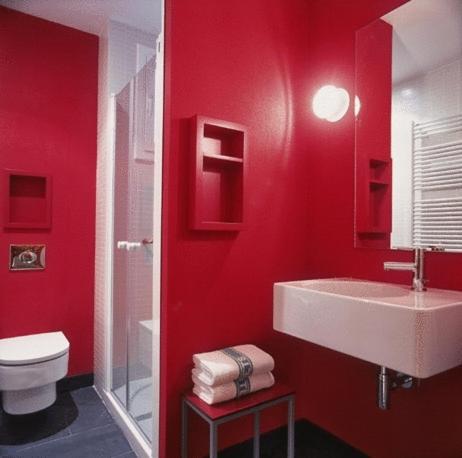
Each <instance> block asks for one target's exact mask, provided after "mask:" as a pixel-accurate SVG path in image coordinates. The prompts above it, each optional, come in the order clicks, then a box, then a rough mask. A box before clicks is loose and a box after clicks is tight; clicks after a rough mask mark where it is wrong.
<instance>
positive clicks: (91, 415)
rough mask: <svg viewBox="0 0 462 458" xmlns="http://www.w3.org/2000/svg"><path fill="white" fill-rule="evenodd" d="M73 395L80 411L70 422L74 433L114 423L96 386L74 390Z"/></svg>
mask: <svg viewBox="0 0 462 458" xmlns="http://www.w3.org/2000/svg"><path fill="white" fill-rule="evenodd" d="M71 396H72V399H73V401H74V402H75V405H76V406H77V411H78V412H77V417H75V418H74V421H73V422H72V423H70V431H71V433H72V434H77V433H80V432H83V431H87V430H89V429H93V428H97V427H100V426H104V425H109V424H112V423H114V420H113V418H112V417H111V415H110V414H109V412H108V411H107V409H106V407H105V406H104V404H103V402H102V401H101V399H100V398H99V396H98V395H97V394H96V391H95V390H94V388H92V387H88V388H81V389H80V390H75V391H72V392H71Z"/></svg>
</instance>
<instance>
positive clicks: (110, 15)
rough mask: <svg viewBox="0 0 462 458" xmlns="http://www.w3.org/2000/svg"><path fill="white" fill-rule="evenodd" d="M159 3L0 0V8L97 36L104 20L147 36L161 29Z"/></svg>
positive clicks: (141, 0) (156, 0)
mask: <svg viewBox="0 0 462 458" xmlns="http://www.w3.org/2000/svg"><path fill="white" fill-rule="evenodd" d="M160 4H161V0H0V5H3V6H6V7H7V8H11V9H15V10H18V11H22V12H23V13H27V14H31V15H32V16H38V17H40V18H43V19H47V20H49V21H53V22H58V23H59V24H63V25H67V26H68V27H73V28H75V29H79V30H83V31H84V32H89V33H93V34H95V35H100V34H101V33H102V31H103V29H104V24H105V23H106V22H107V21H108V20H114V21H117V22H122V23H124V24H127V25H129V26H132V27H134V28H136V29H139V30H142V31H144V32H148V33H156V34H157V33H158V32H159V31H160V30H161V14H160V11H161V9H160Z"/></svg>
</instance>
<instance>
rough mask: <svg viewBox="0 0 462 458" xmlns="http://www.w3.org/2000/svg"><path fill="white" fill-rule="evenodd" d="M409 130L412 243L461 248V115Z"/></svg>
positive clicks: (452, 248) (415, 244) (444, 247)
mask: <svg viewBox="0 0 462 458" xmlns="http://www.w3.org/2000/svg"><path fill="white" fill-rule="evenodd" d="M412 129H413V132H412V134H413V173H412V178H413V200H414V202H413V203H414V205H413V215H412V237H413V244H414V246H423V247H425V246H435V247H438V248H441V249H444V250H449V251H462V114H459V115H456V116H449V117H445V118H440V119H437V120H434V121H428V122H422V123H413V127H412Z"/></svg>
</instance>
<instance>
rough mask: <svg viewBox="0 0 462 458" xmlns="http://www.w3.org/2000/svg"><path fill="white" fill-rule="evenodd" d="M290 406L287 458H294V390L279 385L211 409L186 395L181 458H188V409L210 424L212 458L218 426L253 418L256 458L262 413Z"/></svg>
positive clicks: (182, 405) (288, 408)
mask: <svg viewBox="0 0 462 458" xmlns="http://www.w3.org/2000/svg"><path fill="white" fill-rule="evenodd" d="M283 402H287V410H288V414H287V417H288V422H287V457H288V458H294V447H295V439H294V420H295V392H294V390H293V389H291V388H289V387H287V386H285V385H282V384H280V383H277V384H275V385H274V386H272V387H271V388H267V389H264V390H261V391H257V392H256V393H252V394H249V395H246V396H243V397H242V398H239V399H234V400H232V401H227V402H222V403H219V404H214V405H209V404H207V403H206V402H204V401H202V400H201V399H200V398H198V397H197V396H196V395H194V394H193V393H192V392H189V393H187V394H185V395H183V398H182V402H181V458H187V457H188V409H191V410H192V411H193V412H195V413H196V414H197V415H199V416H200V417H201V418H202V419H204V420H205V421H206V422H207V423H208V424H209V441H210V442H209V456H210V458H217V454H218V426H219V425H221V424H223V423H226V422H228V421H231V420H235V419H236V418H239V417H242V416H244V415H250V414H253V416H254V419H253V433H254V437H253V456H254V458H259V456H260V412H261V411H262V410H264V409H267V408H268V407H272V406H275V405H276V404H280V403H283Z"/></svg>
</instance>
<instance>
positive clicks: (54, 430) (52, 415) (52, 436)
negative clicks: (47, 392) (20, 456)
mask: <svg viewBox="0 0 462 458" xmlns="http://www.w3.org/2000/svg"><path fill="white" fill-rule="evenodd" d="M77 416H78V412H77V406H76V405H75V403H74V401H73V399H72V397H71V396H70V394H69V393H61V394H60V396H59V397H58V399H57V400H56V402H55V404H53V405H52V406H50V407H49V408H48V409H45V410H43V411H41V412H37V413H34V414H30V415H8V414H6V413H5V412H4V411H3V410H1V409H0V456H3V455H5V454H7V453H9V454H11V453H16V452H17V451H19V450H22V449H24V448H28V447H31V446H36V445H39V444H43V443H45V442H48V441H50V440H56V439H59V438H63V437H66V436H69V435H70V434H71V431H70V428H69V425H70V424H71V423H72V422H73V421H74V420H75V419H76V418H77Z"/></svg>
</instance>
